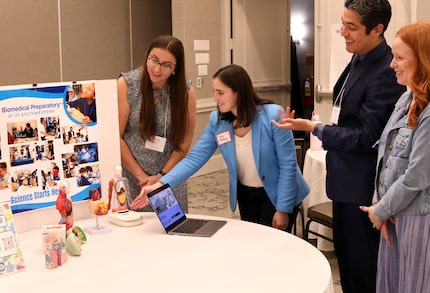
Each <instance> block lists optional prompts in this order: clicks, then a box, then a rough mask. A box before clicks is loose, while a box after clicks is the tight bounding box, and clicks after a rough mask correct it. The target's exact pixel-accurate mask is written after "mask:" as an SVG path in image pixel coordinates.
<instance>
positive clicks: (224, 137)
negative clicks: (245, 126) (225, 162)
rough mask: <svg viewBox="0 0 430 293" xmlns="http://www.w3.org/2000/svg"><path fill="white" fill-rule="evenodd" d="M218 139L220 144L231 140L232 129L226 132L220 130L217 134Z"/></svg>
mask: <svg viewBox="0 0 430 293" xmlns="http://www.w3.org/2000/svg"><path fill="white" fill-rule="evenodd" d="M216 141H217V143H218V146H220V145H223V144H226V143H229V142H231V135H230V131H229V130H226V131H224V132H220V133H218V134H217V135H216Z"/></svg>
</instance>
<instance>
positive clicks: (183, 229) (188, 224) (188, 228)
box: [175, 219, 208, 234]
mask: <svg viewBox="0 0 430 293" xmlns="http://www.w3.org/2000/svg"><path fill="white" fill-rule="evenodd" d="M207 222H208V221H207V220H198V219H193V220H191V221H190V219H188V220H187V221H185V223H183V224H182V225H180V226H179V227H177V228H176V229H175V232H180V233H188V234H192V233H194V232H196V231H197V230H199V229H200V228H201V227H203V225H204V224H206V223H207Z"/></svg>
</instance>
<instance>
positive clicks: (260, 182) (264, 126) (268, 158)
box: [131, 65, 309, 231]
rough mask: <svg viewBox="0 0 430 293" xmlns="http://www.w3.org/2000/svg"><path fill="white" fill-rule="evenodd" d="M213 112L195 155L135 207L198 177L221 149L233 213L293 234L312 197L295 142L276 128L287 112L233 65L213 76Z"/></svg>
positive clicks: (149, 188) (142, 195) (146, 190)
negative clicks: (161, 190)
mask: <svg viewBox="0 0 430 293" xmlns="http://www.w3.org/2000/svg"><path fill="white" fill-rule="evenodd" d="M212 88H213V92H214V100H215V102H216V103H217V107H218V110H216V111H213V112H212V113H211V116H210V121H209V123H208V125H207V126H206V128H205V130H204V132H203V134H202V136H201V137H200V139H199V140H198V142H197V143H196V145H195V146H194V147H193V149H192V150H191V152H190V153H189V154H188V155H187V156H186V157H185V158H184V159H183V160H182V161H181V162H180V163H178V165H177V166H175V168H173V169H172V170H171V171H170V172H169V173H168V174H166V175H164V176H163V177H162V178H161V179H160V181H159V182H157V183H155V184H153V185H149V186H145V187H143V188H142V191H141V193H140V195H139V196H138V197H137V198H136V199H135V200H134V202H133V203H132V205H131V208H132V209H139V208H142V207H144V206H146V205H148V203H149V202H148V199H147V196H146V194H148V193H149V192H151V191H152V190H154V189H156V188H158V187H160V186H161V185H163V184H165V183H168V184H169V185H170V186H172V187H174V186H176V185H178V184H179V183H181V182H182V181H184V180H186V179H187V178H189V177H190V176H191V175H193V174H194V173H195V172H197V171H198V170H199V169H200V168H201V167H202V166H203V165H204V164H205V163H206V162H207V161H208V160H209V159H210V158H211V156H212V155H213V154H214V152H215V151H216V149H217V148H218V149H219V150H220V152H221V154H222V156H223V158H224V160H225V162H226V164H227V168H228V171H229V179H230V180H229V183H230V184H229V185H230V186H229V187H230V208H231V210H232V211H235V209H236V203H238V204H239V211H240V217H241V219H242V220H246V221H251V222H255V223H260V224H264V225H267V226H271V227H274V228H278V229H282V230H287V231H291V228H292V225H293V223H294V219H295V217H296V215H297V212H298V206H299V205H300V203H301V201H302V200H303V198H304V197H305V196H306V195H307V194H308V193H309V187H308V185H307V184H306V182H305V181H304V179H303V177H302V174H301V172H300V169H299V168H298V165H297V161H296V151H295V145H294V137H293V134H292V132H291V131H285V130H282V129H279V128H277V127H276V126H275V125H273V124H272V122H271V121H272V119H275V120H279V110H281V111H283V110H282V107H281V106H279V105H276V104H274V103H273V102H272V101H270V100H267V99H262V98H260V97H259V96H258V95H257V94H256V92H255V90H254V88H253V86H252V81H251V78H250V77H249V75H248V73H247V72H246V71H245V70H244V69H243V68H242V67H240V66H238V65H228V66H225V67H223V68H221V69H219V70H218V71H217V72H216V73H215V74H214V76H213V81H212Z"/></svg>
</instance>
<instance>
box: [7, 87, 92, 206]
mask: <svg viewBox="0 0 430 293" xmlns="http://www.w3.org/2000/svg"><path fill="white" fill-rule="evenodd" d="M0 105H1V117H2V118H1V121H2V123H1V125H0V145H1V153H0V202H3V201H6V202H10V203H11V206H12V209H13V210H14V212H20V211H26V210H32V209H35V208H41V207H46V206H51V205H55V199H56V195H57V194H58V186H57V185H58V181H59V180H65V181H67V182H68V183H69V186H70V195H71V196H72V199H73V200H84V199H86V198H88V190H87V188H88V187H89V186H91V187H92V188H99V185H100V171H99V164H98V162H99V155H98V153H99V150H98V143H97V140H98V135H97V113H96V102H95V83H94V82H90V83H87V84H86V83H85V84H84V83H82V84H72V85H62V86H53V87H46V88H30V89H13V90H4V91H1V90H0Z"/></svg>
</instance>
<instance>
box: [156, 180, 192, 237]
mask: <svg viewBox="0 0 430 293" xmlns="http://www.w3.org/2000/svg"><path fill="white" fill-rule="evenodd" d="M148 198H149V201H150V203H151V206H152V209H153V210H154V212H155V213H156V214H157V216H158V218H159V219H160V221H161V224H162V225H163V227H164V229H168V228H169V227H171V226H172V225H175V224H176V223H177V222H178V221H180V220H182V219H185V213H184V211H183V209H182V207H181V206H180V204H179V202H178V201H177V199H176V197H175V195H174V194H173V190H172V189H171V188H170V186H169V185H168V184H165V185H163V186H161V187H160V188H158V189H156V190H154V191H152V192H150V193H149V194H148Z"/></svg>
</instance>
